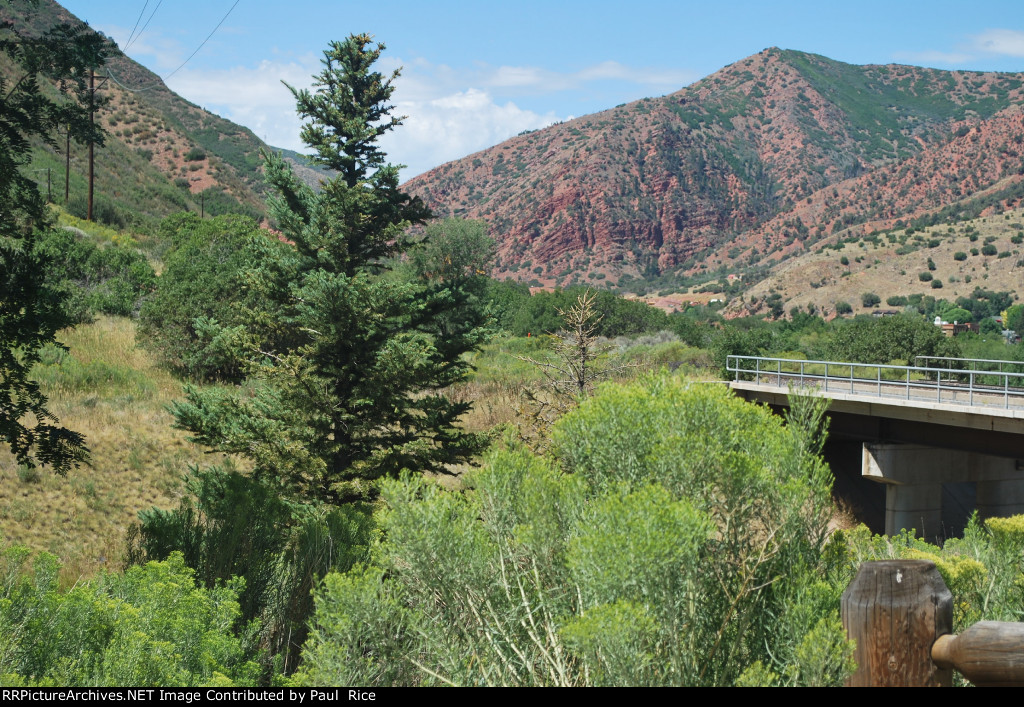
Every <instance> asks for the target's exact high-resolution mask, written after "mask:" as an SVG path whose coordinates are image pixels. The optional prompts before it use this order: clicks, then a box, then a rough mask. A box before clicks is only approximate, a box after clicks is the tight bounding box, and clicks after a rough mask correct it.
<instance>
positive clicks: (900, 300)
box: [885, 295, 907, 307]
mask: <svg viewBox="0 0 1024 707" xmlns="http://www.w3.org/2000/svg"><path fill="white" fill-rule="evenodd" d="M885 303H886V304H887V305H889V306H890V307H906V306H907V298H906V297H903V296H902V295H896V296H894V297H887V298H886V300H885Z"/></svg>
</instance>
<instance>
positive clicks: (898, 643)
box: [842, 560, 1024, 687]
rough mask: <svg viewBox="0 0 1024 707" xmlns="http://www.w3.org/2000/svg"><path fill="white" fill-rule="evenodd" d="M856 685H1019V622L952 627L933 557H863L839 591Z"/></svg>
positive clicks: (1022, 627)
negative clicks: (959, 678)
mask: <svg viewBox="0 0 1024 707" xmlns="http://www.w3.org/2000/svg"><path fill="white" fill-rule="evenodd" d="M842 615H843V626H844V627H845V628H846V633H847V635H848V636H849V637H850V638H852V639H854V640H856V642H857V648H856V652H855V658H856V660H857V672H856V673H854V675H853V676H852V677H851V678H850V680H849V681H848V682H847V684H848V685H851V686H859V687H894V686H907V687H925V686H948V685H952V682H953V670H956V671H957V672H959V673H961V674H962V675H963V676H964V677H965V678H967V679H968V680H970V681H971V682H972V683H974V684H975V685H978V686H995V685H1002V686H1007V685H1010V686H1024V623H1004V622H997V621H981V622H979V623H976V624H974V625H973V626H971V627H970V628H969V629H967V630H966V631H964V632H963V633H962V634H961V635H959V636H953V635H952V629H953V597H952V595H951V594H950V591H949V589H948V588H947V587H946V583H945V582H943V581H942V577H941V576H940V575H939V572H938V570H937V569H936V568H935V564H934V563H933V562H929V561H928V560H883V561H880V562H865V563H864V564H862V565H861V567H860V570H859V571H858V572H857V576H856V577H855V578H854V580H853V581H852V582H851V583H850V586H849V587H847V588H846V591H845V592H843V597H842Z"/></svg>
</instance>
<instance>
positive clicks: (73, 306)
mask: <svg viewBox="0 0 1024 707" xmlns="http://www.w3.org/2000/svg"><path fill="white" fill-rule="evenodd" d="M36 250H37V252H38V253H39V254H40V255H42V256H43V257H44V258H45V259H46V261H47V263H48V265H47V269H46V272H47V278H48V279H50V280H51V283H52V285H53V286H54V287H55V288H57V289H60V290H63V291H64V292H66V293H67V298H66V301H65V306H66V308H67V311H68V313H69V315H70V316H71V318H72V320H73V321H75V322H83V321H89V320H90V319H91V317H92V315H93V314H114V315H119V316H123V317H127V316H132V315H134V314H136V313H137V312H138V309H139V306H140V303H141V301H142V298H143V297H145V296H146V295H148V294H149V293H150V292H152V291H153V289H154V288H155V286H156V274H155V273H154V272H153V268H152V267H151V266H150V264H149V262H148V261H147V260H146V257H145V256H144V255H142V253H140V252H138V251H137V250H135V249H134V248H131V247H128V246H124V245H119V244H117V243H111V244H108V245H106V246H105V247H100V246H97V245H96V244H94V243H92V242H91V241H89V240H88V239H87V238H85V237H82V236H79V235H77V234H75V233H74V232H72V231H69V230H67V229H63V228H57V229H51V230H49V231H46V232H45V233H43V234H42V235H41V236H40V238H39V240H38V241H37V242H36Z"/></svg>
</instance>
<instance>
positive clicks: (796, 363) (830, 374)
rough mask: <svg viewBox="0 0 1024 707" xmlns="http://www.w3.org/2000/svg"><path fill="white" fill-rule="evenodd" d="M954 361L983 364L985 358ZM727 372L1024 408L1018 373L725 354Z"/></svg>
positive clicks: (777, 381) (760, 379) (772, 381)
mask: <svg viewBox="0 0 1024 707" xmlns="http://www.w3.org/2000/svg"><path fill="white" fill-rule="evenodd" d="M955 360H958V361H961V362H972V363H980V362H982V359H955ZM989 363H991V362H989ZM1002 363H1017V364H1020V363H1021V362H1019V361H1013V362H1005V361H1004V362H1002ZM726 370H727V371H729V372H730V373H732V374H733V378H734V380H737V381H739V380H751V381H754V382H755V383H758V384H761V383H764V384H766V385H779V386H788V385H790V384H792V385H795V386H798V387H818V388H821V389H822V390H823V392H826V393H828V392H836V393H838V392H848V393H852V394H856V395H871V396H875V397H880V398H882V397H889V398H903V399H905V400H921V401H925V402H932V401H934V402H939V403H950V404H955V405H980V406H988V407H1002V408H1004V409H1010V408H1018V407H1021V408H1024V373H1018V372H1015V371H1003V370H999V371H991V370H981V369H978V368H956V369H950V368H942V367H935V366H893V365H889V364H873V363H853V362H848V361H846V362H844V361H814V360H806V359H795V358H770V357H767V356H738V355H730V356H728V357H727V358H726Z"/></svg>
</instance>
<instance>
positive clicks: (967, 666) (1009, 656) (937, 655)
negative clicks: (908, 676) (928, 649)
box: [932, 621, 1024, 687]
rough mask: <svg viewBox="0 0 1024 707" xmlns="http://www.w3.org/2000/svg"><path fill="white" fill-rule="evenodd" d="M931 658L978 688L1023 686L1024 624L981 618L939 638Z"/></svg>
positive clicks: (933, 647)
mask: <svg viewBox="0 0 1024 707" xmlns="http://www.w3.org/2000/svg"><path fill="white" fill-rule="evenodd" d="M932 658H933V659H934V660H935V662H936V663H937V664H938V665H941V666H942V667H944V668H955V669H956V670H957V672H959V673H960V674H962V675H963V676H964V677H965V678H967V679H968V680H970V681H971V682H972V683H974V684H975V685H977V686H978V687H997V686H998V687H1024V623H1004V622H1000V621H979V622H978V623H976V624H974V625H973V626H971V627H970V628H969V629H967V630H966V631H964V632H963V633H961V634H960V635H959V636H943V637H941V638H940V639H939V640H937V641H936V642H935V645H934V646H932Z"/></svg>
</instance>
